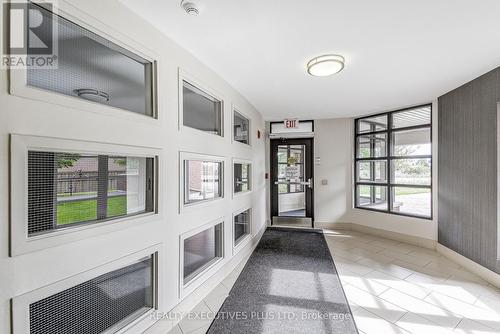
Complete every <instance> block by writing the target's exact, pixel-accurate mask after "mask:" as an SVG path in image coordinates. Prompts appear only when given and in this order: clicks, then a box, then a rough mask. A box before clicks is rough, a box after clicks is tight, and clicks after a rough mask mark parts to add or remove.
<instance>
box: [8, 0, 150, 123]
mask: <svg viewBox="0 0 500 334" xmlns="http://www.w3.org/2000/svg"><path fill="white" fill-rule="evenodd" d="M33 2H34V3H36V4H38V5H40V6H42V7H43V2H44V1H40V0H35V1H33ZM53 4H54V7H53V12H54V13H55V14H57V15H59V16H61V17H63V18H65V19H67V20H69V21H71V22H73V23H75V24H77V25H79V26H81V27H83V28H84V29H86V30H89V31H91V32H93V33H95V34H97V35H99V36H100V37H102V38H104V39H106V40H108V41H110V42H112V43H114V44H116V45H118V46H120V47H122V48H124V49H126V50H127V51H130V52H131V53H134V54H136V55H137V56H140V57H141V58H143V59H145V60H147V61H149V62H151V64H152V69H151V70H152V78H151V80H152V82H151V84H152V86H151V90H152V101H151V102H152V109H153V115H152V116H149V115H142V114H139V113H136V112H133V111H130V110H126V109H122V108H117V107H112V106H109V105H104V104H101V103H97V102H92V101H88V100H84V99H79V98H77V97H73V96H69V95H65V94H61V93H57V92H53V91H49V90H44V89H40V88H36V87H31V86H28V85H27V82H28V78H27V70H26V69H20V68H10V69H9V81H10V85H9V93H10V94H11V95H15V96H20V97H24V98H28V99H31V100H36V101H41V102H45V103H50V104H55V105H60V106H63V107H67V111H73V110H78V111H84V112H92V113H96V114H101V115H107V116H111V117H118V118H123V119H128V120H131V121H135V122H145V123H148V124H151V125H153V124H157V121H158V119H159V115H158V94H157V92H158V88H157V85H158V72H159V71H158V68H157V67H158V65H157V62H156V60H155V59H158V56H157V55H155V54H153V52H152V51H150V50H148V49H146V48H145V47H143V46H142V45H140V44H138V43H136V42H134V41H133V40H131V39H129V38H127V37H126V36H124V35H121V34H119V33H118V32H116V31H115V30H113V29H112V28H110V27H108V26H106V25H104V24H103V23H101V22H100V21H98V20H96V19H95V18H93V17H92V16H90V15H88V14H86V13H84V12H83V11H81V10H79V9H78V8H76V7H73V6H71V5H69V4H67V3H66V2H65V1H56V2H53ZM105 31H107V32H105ZM110 31H111V34H110V33H109V32H110ZM118 35H119V37H115V36H118Z"/></svg>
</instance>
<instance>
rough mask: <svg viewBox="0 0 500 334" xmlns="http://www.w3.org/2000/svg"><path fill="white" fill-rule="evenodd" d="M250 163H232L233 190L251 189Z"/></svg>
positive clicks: (237, 191) (236, 191)
mask: <svg viewBox="0 0 500 334" xmlns="http://www.w3.org/2000/svg"><path fill="white" fill-rule="evenodd" d="M250 171H251V166H250V164H238V163H235V164H234V192H235V193H239V192H244V191H249V190H251V182H250V179H251V177H250Z"/></svg>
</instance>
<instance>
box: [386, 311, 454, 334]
mask: <svg viewBox="0 0 500 334" xmlns="http://www.w3.org/2000/svg"><path fill="white" fill-rule="evenodd" d="M396 325H398V326H399V327H401V328H404V329H406V330H407V331H409V332H410V333H413V334H452V333H453V331H452V329H453V328H447V327H443V326H440V325H438V324H436V323H433V322H432V321H429V320H428V319H426V318H423V317H421V316H419V315H417V314H414V313H411V312H409V313H407V314H405V315H404V316H403V317H402V318H401V319H399V321H397V322H396Z"/></svg>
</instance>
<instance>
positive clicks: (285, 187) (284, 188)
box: [278, 180, 288, 194]
mask: <svg viewBox="0 0 500 334" xmlns="http://www.w3.org/2000/svg"><path fill="white" fill-rule="evenodd" d="M280 181H284V180H280ZM287 192H288V185H286V184H278V193H280V194H285V193H287Z"/></svg>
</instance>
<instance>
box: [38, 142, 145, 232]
mask: <svg viewBox="0 0 500 334" xmlns="http://www.w3.org/2000/svg"><path fill="white" fill-rule="evenodd" d="M153 160H154V159H153V158H139V157H126V156H122V157H116V156H107V155H97V154H95V155H91V154H78V153H54V152H38V151H29V152H28V233H29V234H34V233H39V232H47V231H50V230H54V229H57V228H60V227H69V226H71V225H72V224H75V223H84V222H99V221H102V220H107V219H109V218H113V217H119V216H125V215H132V214H138V213H144V212H151V211H153V205H152V195H150V194H151V191H150V190H151V189H152V187H150V188H149V189H148V188H147V184H148V182H150V181H151V180H152V174H153Z"/></svg>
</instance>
